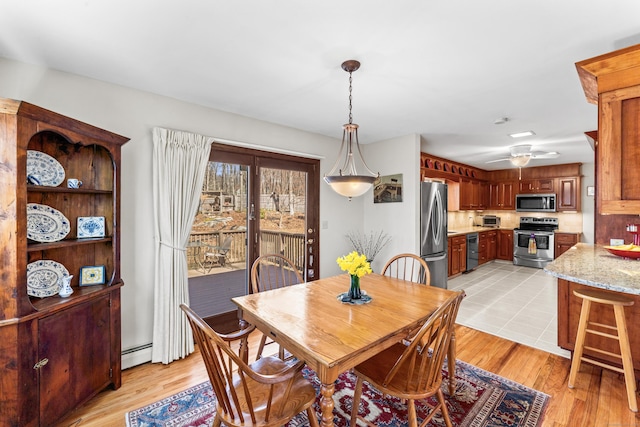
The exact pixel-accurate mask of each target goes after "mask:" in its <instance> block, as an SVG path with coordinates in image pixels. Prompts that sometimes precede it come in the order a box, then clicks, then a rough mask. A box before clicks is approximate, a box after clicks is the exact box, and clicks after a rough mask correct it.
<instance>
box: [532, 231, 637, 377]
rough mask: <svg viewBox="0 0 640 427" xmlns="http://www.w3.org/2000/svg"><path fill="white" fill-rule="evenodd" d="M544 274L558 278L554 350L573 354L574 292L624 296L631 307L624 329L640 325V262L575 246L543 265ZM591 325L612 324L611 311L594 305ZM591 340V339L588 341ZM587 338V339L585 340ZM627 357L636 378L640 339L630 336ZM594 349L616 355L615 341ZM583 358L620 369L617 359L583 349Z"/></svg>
mask: <svg viewBox="0 0 640 427" xmlns="http://www.w3.org/2000/svg"><path fill="white" fill-rule="evenodd" d="M544 271H545V272H547V273H548V274H550V275H552V276H555V277H557V278H558V346H560V347H561V348H564V349H565V350H569V351H573V350H574V348H575V339H576V331H577V330H578V323H579V321H580V311H581V307H582V298H579V297H577V296H575V295H574V293H573V292H574V291H576V290H583V289H593V288H600V289H603V292H612V293H616V294H621V293H624V294H626V295H627V296H628V297H629V298H630V299H631V300H633V302H634V304H633V305H632V306H629V307H625V315H626V318H627V324H628V325H638V324H640V261H638V260H630V259H624V258H620V257H618V256H615V255H613V254H610V253H609V252H607V250H606V249H604V247H603V246H602V245H592V244H588V243H578V244H576V245H575V246H572V247H571V249H569V250H567V251H566V252H565V253H563V254H562V255H560V256H559V257H558V258H556V259H555V260H554V261H553V262H551V263H549V264H547V266H546V267H545V268H544ZM589 320H590V321H591V322H597V323H602V324H605V325H613V324H615V319H614V315H613V310H612V309H611V307H608V306H604V305H602V304H594V305H593V306H592V308H591V314H590V316H589ZM589 338H592V337H589ZM589 338H587V339H589ZM629 342H630V344H631V357H632V359H633V367H634V370H635V371H636V375H640V335H639V334H630V336H629ZM598 347H600V348H601V349H602V350H605V351H608V352H610V353H612V354H620V348H619V347H618V342H617V341H615V340H604V339H601V340H599V341H598ZM585 355H588V356H590V357H592V358H596V359H601V360H604V361H606V362H608V363H610V364H614V365H618V366H620V359H618V358H617V357H614V356H609V355H606V354H604V355H603V354H601V353H598V352H595V351H592V350H589V349H588V348H585Z"/></svg>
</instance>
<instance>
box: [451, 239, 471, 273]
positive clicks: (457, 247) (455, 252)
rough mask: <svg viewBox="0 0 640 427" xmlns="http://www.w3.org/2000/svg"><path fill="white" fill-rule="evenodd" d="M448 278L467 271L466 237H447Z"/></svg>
mask: <svg viewBox="0 0 640 427" xmlns="http://www.w3.org/2000/svg"><path fill="white" fill-rule="evenodd" d="M448 244H449V249H448V253H447V255H448V256H449V277H451V276H455V275H456V274H460V273H463V272H465V271H466V270H467V236H455V237H449V241H448Z"/></svg>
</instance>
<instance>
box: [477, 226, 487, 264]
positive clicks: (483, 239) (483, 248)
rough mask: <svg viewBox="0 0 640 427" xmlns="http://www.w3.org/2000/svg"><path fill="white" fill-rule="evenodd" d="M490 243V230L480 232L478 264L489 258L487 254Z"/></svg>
mask: <svg viewBox="0 0 640 427" xmlns="http://www.w3.org/2000/svg"><path fill="white" fill-rule="evenodd" d="M488 243H489V232H488V231H482V232H480V233H478V265H482V264H484V263H486V262H487V261H488V260H489V259H488V256H487V250H488Z"/></svg>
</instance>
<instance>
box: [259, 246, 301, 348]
mask: <svg viewBox="0 0 640 427" xmlns="http://www.w3.org/2000/svg"><path fill="white" fill-rule="evenodd" d="M302 282H304V279H303V278H302V275H301V274H300V272H299V271H298V269H297V268H296V267H295V265H294V264H293V262H292V261H291V260H290V259H289V258H287V257H285V256H284V255H279V254H266V255H262V256H259V257H258V258H256V260H255V261H254V262H253V265H252V266H251V289H252V292H253V293H257V292H262V291H268V290H271V289H278V288H283V287H285V286H291V285H296V284H298V283H302ZM272 343H274V341H273V340H271V339H269V341H267V336H266V335H264V334H263V335H262V338H261V339H260V345H259V346H258V354H257V356H256V357H257V359H259V358H260V357H262V352H263V351H264V347H265V346H266V345H268V344H272ZM278 356H279V357H280V359H282V360H286V359H288V358H289V357H285V350H284V348H283V347H282V346H280V349H279V350H278Z"/></svg>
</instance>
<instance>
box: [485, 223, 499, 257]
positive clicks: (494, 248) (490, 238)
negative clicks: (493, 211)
mask: <svg viewBox="0 0 640 427" xmlns="http://www.w3.org/2000/svg"><path fill="white" fill-rule="evenodd" d="M497 257H498V231H497V230H492V231H487V261H492V260H494V259H496V258H497Z"/></svg>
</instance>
